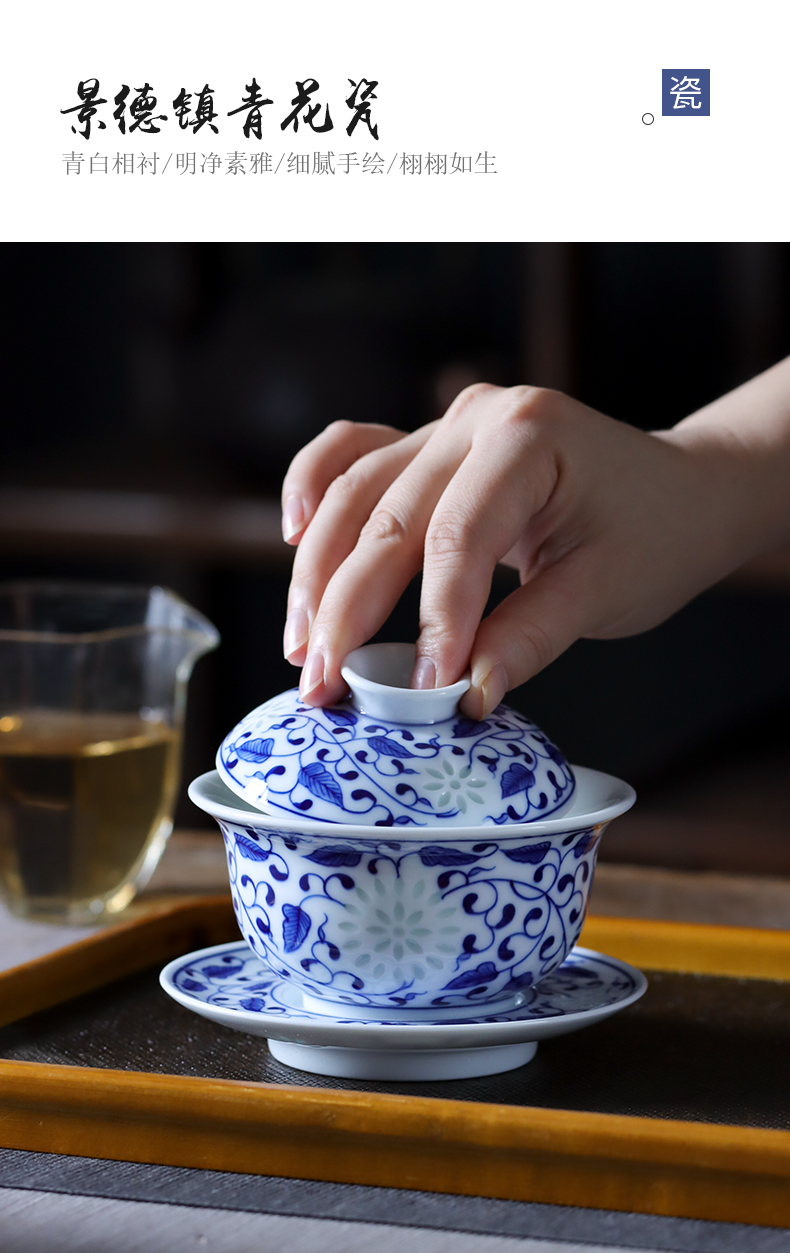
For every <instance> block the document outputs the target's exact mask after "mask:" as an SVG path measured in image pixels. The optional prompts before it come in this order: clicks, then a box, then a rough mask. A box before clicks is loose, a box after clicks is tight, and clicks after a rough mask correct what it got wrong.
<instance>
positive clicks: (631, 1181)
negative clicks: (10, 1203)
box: [0, 896, 790, 1227]
mask: <svg viewBox="0 0 790 1253" xmlns="http://www.w3.org/2000/svg"><path fill="white" fill-rule="evenodd" d="M237 936H238V930H237V927H236V923H235V920H234V917H233V913H232V910H231V905H230V900H229V898H228V897H225V896H218V897H193V898H188V899H186V900H185V899H183V898H182V899H181V900H179V901H177V902H170V903H165V904H163V905H160V906H157V907H152V908H151V909H149V910H148V911H147V912H146V913H145V915H144V916H143V917H140V918H138V919H137V920H134V921H130V922H127V923H123V924H120V925H117V926H115V927H113V928H111V929H108V930H107V931H105V932H102V933H99V934H98V935H95V936H92V937H90V938H89V939H87V940H83V941H81V942H79V943H76V944H73V945H71V946H70V947H68V948H66V949H61V950H60V951H58V952H56V953H54V954H52V955H50V956H48V957H44V958H41V959H38V960H36V961H32V962H29V963H27V964H26V965H24V966H18V967H15V968H14V969H12V970H8V971H6V972H5V973H3V974H0V1146H2V1147H5V1148H14V1149H29V1150H38V1151H44V1152H51V1153H52V1152H54V1153H68V1154H75V1155H78V1156H85V1157H95V1158H105V1159H112V1160H122V1161H135V1162H150V1163H159V1164H163V1165H173V1166H189V1167H204V1168H210V1169H213V1170H225V1171H241V1172H245V1173H252V1174H265V1175H277V1176H283V1177H292V1178H299V1179H315V1180H329V1181H335V1182H339V1183H358V1184H372V1185H383V1186H387V1187H402V1188H413V1189H421V1190H423V1191H434V1192H445V1193H457V1194H465V1195H476V1196H487V1197H500V1198H507V1199H511V1200H525V1201H541V1202H547V1203H552V1204H560V1205H577V1206H591V1207H595V1208H603V1209H613V1210H631V1211H638V1212H642V1213H649V1214H664V1215H676V1216H679V1217H690V1218H704V1219H714V1220H725V1221H731V1222H751V1223H760V1224H765V1225H768V1226H779V1227H783V1226H790V1083H788V1081H787V1078H788V1074H789V1073H790V1063H788V1057H790V934H788V933H785V932H778V931H764V930H751V929H744V928H730V927H711V926H699V925H690V924H681V923H665V922H648V921H639V920H629V919H621V918H600V917H592V918H590V919H589V920H588V922H587V925H586V927H585V930H584V933H583V935H582V940H581V942H582V944H585V945H586V946H588V947H590V948H594V949H597V950H599V951H601V952H604V953H608V954H610V955H612V956H614V957H619V958H622V959H623V960H625V961H627V962H631V963H633V964H634V965H637V966H639V967H641V968H642V969H645V970H647V971H648V977H649V978H650V983H651V986H650V987H649V989H648V992H647V994H646V996H645V997H644V998H643V1000H642V1001H641V1002H639V1003H638V1004H637V1005H633V1006H631V1007H630V1008H629V1009H627V1010H625V1011H623V1013H622V1014H619V1015H617V1016H616V1017H614V1018H612V1019H610V1020H609V1021H608V1022H606V1023H602V1024H599V1025H598V1026H596V1027H592V1028H590V1029H589V1030H586V1031H585V1032H583V1033H579V1034H578V1035H571V1036H568V1037H564V1038H562V1039H557V1040H552V1041H548V1042H546V1043H545V1044H544V1045H541V1047H540V1048H539V1050H538V1054H537V1057H536V1059H535V1060H534V1061H533V1062H531V1063H530V1064H529V1065H527V1066H524V1067H522V1068H521V1069H520V1070H517V1071H512V1072H510V1073H509V1074H504V1075H498V1076H491V1077H488V1078H481V1079H470V1080H455V1081H451V1082H442V1083H421V1084H418V1083H411V1084H395V1083H386V1084H384V1083H373V1082H360V1081H354V1080H348V1081H344V1080H337V1079H327V1080H321V1079H320V1078H318V1077H316V1076H314V1075H311V1076H308V1075H304V1074H302V1073H300V1072H297V1071H293V1070H289V1069H287V1068H286V1067H284V1066H282V1065H280V1064H279V1063H277V1062H276V1061H275V1060H274V1059H273V1058H272V1057H271V1055H270V1054H269V1052H268V1050H267V1048H266V1045H265V1043H264V1041H262V1040H261V1039H256V1038H253V1037H249V1036H246V1035H243V1034H240V1033H236V1032H231V1031H229V1030H226V1029H225V1028H223V1027H219V1026H217V1025H216V1024H213V1023H210V1022H207V1021H205V1020H204V1019H200V1018H198V1017H197V1016H196V1015H194V1014H191V1013H190V1012H189V1011H188V1010H186V1009H184V1008H182V1007H181V1006H179V1005H176V1004H174V1003H173V1002H172V1001H170V1000H169V999H168V998H167V997H166V995H165V994H164V993H163V992H162V991H161V989H160V988H159V986H158V983H157V975H158V971H159V969H160V967H161V966H162V965H164V964H165V963H166V962H167V961H169V960H170V959H171V958H173V957H176V956H178V955H179V954H182V953H186V952H189V951H191V950H194V949H198V948H201V947H205V946H208V945H211V944H219V943H222V942H224V941H228V940H232V939H235V938H236V937H237Z"/></svg>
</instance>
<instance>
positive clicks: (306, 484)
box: [282, 420, 406, 544]
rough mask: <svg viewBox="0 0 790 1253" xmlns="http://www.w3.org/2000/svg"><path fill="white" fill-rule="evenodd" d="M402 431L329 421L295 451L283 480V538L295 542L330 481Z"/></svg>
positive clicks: (388, 442) (366, 423)
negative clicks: (327, 424)
mask: <svg viewBox="0 0 790 1253" xmlns="http://www.w3.org/2000/svg"><path fill="white" fill-rule="evenodd" d="M405 434H406V432H405V431H397V430H396V429H395V428H394V427H392V426H381V425H379V424H378V423H375V422H348V421H343V420H341V421H339V422H332V423H331V424H330V425H329V426H328V427H327V428H326V430H324V431H322V432H321V434H320V435H317V436H316V438H315V439H313V440H311V441H310V443H309V444H306V445H305V446H304V448H303V449H302V450H301V451H300V452H298V453H297V454H296V456H295V457H294V459H293V461H292V462H291V464H290V466H289V467H288V470H287V472H286V475H285V478H284V480H283V488H282V510H283V539H284V540H285V542H286V543H287V544H298V543H299V540H300V538H301V536H302V534H303V532H304V530H305V528H306V527H307V525H308V523H309V522H310V520H311V519H312V518H313V516H314V515H315V511H316V509H317V508H318V506H319V505H320V503H321V501H322V500H323V498H324V494H325V492H326V490H327V488H328V487H329V484H330V483H332V482H333V481H334V479H336V478H338V477H339V475H341V474H345V472H346V470H348V468H349V467H350V466H352V465H353V464H354V462H355V461H358V460H359V458H360V457H364V455H365V453H369V452H373V451H374V450H375V449H376V448H384V447H385V446H386V445H387V444H394V443H395V442H396V441H397V440H399V439H403V437H404V435H405Z"/></svg>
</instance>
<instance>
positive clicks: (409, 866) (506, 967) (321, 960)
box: [220, 821, 603, 1008]
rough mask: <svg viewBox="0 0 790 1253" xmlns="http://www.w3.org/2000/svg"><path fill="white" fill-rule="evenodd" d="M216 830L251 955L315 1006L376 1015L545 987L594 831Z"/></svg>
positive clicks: (572, 938) (572, 929) (225, 825)
mask: <svg viewBox="0 0 790 1253" xmlns="http://www.w3.org/2000/svg"><path fill="white" fill-rule="evenodd" d="M220 826H221V828H222V832H223V836H224V840H225V845H226V850H227V857H228V869H229V875H230V885H231V892H232V897H233V907H234V909H235V911H236V917H237V919H238V922H239V926H240V928H241V931H242V935H243V936H244V938H245V940H246V941H247V943H248V944H249V946H250V948H251V949H252V951H253V952H254V953H255V954H256V955H258V956H259V957H261V958H263V959H265V960H266V961H267V962H269V963H270V964H271V967H272V969H273V971H274V972H275V974H276V975H277V976H278V977H279V978H282V979H293V980H294V981H295V982H297V983H298V984H299V985H300V986H301V987H302V988H303V989H305V990H306V991H307V992H309V993H310V994H311V995H313V996H315V997H319V998H323V999H325V1000H327V1001H331V1002H344V1003H347V1004H349V1005H354V1004H356V1005H365V1006H381V1007H383V1008H386V1007H388V1006H389V1007H393V1008H404V1007H408V1006H414V1007H420V1008H424V1007H427V1006H431V1005H433V1006H437V1007H445V1006H454V1005H459V1006H460V1005H470V1004H473V1003H476V1002H479V1003H485V1002H487V1001H497V1000H503V999H506V998H508V997H510V996H512V995H514V994H515V993H516V992H519V991H522V990H523V989H525V988H528V987H531V986H533V985H534V984H535V983H538V982H539V981H541V980H542V979H545V977H546V976H547V975H549V974H550V973H551V972H552V971H553V970H554V969H556V967H557V966H559V965H560V964H561V963H562V962H563V961H565V959H566V957H567V956H568V954H569V953H570V951H571V949H572V948H573V946H574V944H575V943H576V941H577V939H578V937H579V933H580V931H581V928H582V924H583V922H584V917H585V913H586V909H587V898H588V894H589V889H590V884H591V881H592V875H593V870H594V866H595V858H596V854H597V847H598V841H599V838H600V835H601V833H602V830H603V827H602V826H597V827H590V828H587V829H585V830H572V831H568V832H560V833H557V834H553V835H551V836H543V837H540V836H529V835H528V834H526V833H523V832H522V833H519V834H518V835H514V836H511V837H504V836H503V835H498V834H497V835H496V838H494V839H485V838H483V837H482V833H481V836H480V837H478V838H476V839H464V840H458V841H453V842H452V843H441V844H438V843H437V844H432V843H428V842H427V841H409V840H408V838H406V839H402V840H398V839H381V840H376V839H362V838H356V839H353V840H351V839H349V838H344V839H338V840H336V841H332V840H331V838H328V837H327V836H325V835H323V834H322V835H319V836H304V835H301V834H300V835H295V834H292V833H290V832H278V831H277V830H272V829H270V828H267V827H254V828H253V827H246V826H245V827H243V826H240V825H236V824H233V823H229V822H227V821H222V822H220ZM393 834H394V833H393ZM492 834H494V833H492Z"/></svg>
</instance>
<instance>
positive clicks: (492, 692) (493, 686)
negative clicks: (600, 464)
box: [475, 661, 507, 718]
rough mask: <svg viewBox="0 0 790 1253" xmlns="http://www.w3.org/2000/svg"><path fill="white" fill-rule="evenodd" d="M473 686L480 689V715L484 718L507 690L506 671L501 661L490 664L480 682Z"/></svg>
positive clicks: (494, 707)
mask: <svg viewBox="0 0 790 1253" xmlns="http://www.w3.org/2000/svg"><path fill="white" fill-rule="evenodd" d="M475 687H478V688H479V689H480V693H481V695H482V697H483V712H482V717H484V718H485V717H487V715H488V714H490V713H491V712H492V711H493V710H494V709H496V707H497V705H498V704H499V703H500V701H501V700H502V698H503V696H504V695H505V693H506V692H507V671H506V670H505V667H504V666H503V665H502V662H501V661H498V662H497V663H496V665H495V666H492V667H491V669H490V670H489V672H488V674H487V675H486V676H485V678H484V679H483V680H482V682H480V683H475Z"/></svg>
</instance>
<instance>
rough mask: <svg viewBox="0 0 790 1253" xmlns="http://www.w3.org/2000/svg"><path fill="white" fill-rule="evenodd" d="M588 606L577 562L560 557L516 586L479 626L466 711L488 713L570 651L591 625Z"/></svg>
mask: <svg viewBox="0 0 790 1253" xmlns="http://www.w3.org/2000/svg"><path fill="white" fill-rule="evenodd" d="M586 608H587V598H586V597H585V596H584V595H583V594H582V591H581V588H580V586H579V580H578V578H577V577H574V571H573V570H572V569H571V563H567V564H566V563H565V562H563V563H558V564H557V565H556V566H552V567H551V568H550V569H548V570H546V571H544V572H542V573H540V574H538V575H536V576H535V578H534V579H531V580H530V581H529V582H528V583H525V584H524V586H523V587H520V588H518V590H517V591H515V592H512V593H511V595H510V596H508V597H507V599H506V600H503V601H502V603H501V605H498V606H497V608H496V609H495V610H494V611H493V612H492V613H491V614H489V616H488V617H487V618H486V619H484V621H483V622H481V624H480V626H479V628H478V631H477V634H476V636H475V642H474V645H473V647H472V657H471V664H470V669H471V677H472V686H471V687H470V689H469V691H468V692H467V693H466V695H465V696H464V698H463V700H462V702H461V709H462V710H463V712H464V713H465V714H467V715H468V716H469V717H470V718H475V719H477V720H480V719H482V718H485V717H487V715H488V714H490V713H491V711H492V710H493V709H495V708H496V706H497V705H498V704H499V703H500V701H501V700H502V699H503V697H504V695H505V693H506V692H508V691H509V690H510V689H511V688H514V687H518V686H519V684H520V683H525V682H526V680H527V679H531V678H532V676H533V675H534V674H537V673H538V671H539V670H542V669H543V668H544V666H547V665H548V664H549V662H550V661H553V660H554V658H555V657H558V656H559V655H560V653H562V652H564V651H565V649H566V648H568V647H569V645H571V644H572V643H573V642H574V641H575V640H577V639H578V638H579V637H580V636H581V635H582V633H583V632H584V630H585V629H586V617H587V613H586Z"/></svg>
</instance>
